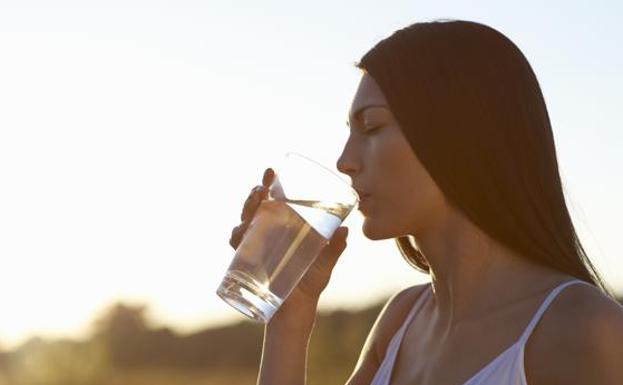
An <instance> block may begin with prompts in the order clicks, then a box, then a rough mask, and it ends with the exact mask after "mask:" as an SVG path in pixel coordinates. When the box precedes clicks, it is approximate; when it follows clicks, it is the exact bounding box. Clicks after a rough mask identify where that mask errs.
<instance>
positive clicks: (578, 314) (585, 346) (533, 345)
mask: <svg viewBox="0 0 623 385" xmlns="http://www.w3.org/2000/svg"><path fill="white" fill-rule="evenodd" d="M622 360H623V306H621V305H620V304H619V303H617V302H616V301H615V300H613V299H611V298H610V297H609V296H608V295H606V294H605V293H603V292H602V291H601V290H600V289H599V288H597V287H594V286H590V285H584V284H576V285H571V286H568V287H566V288H565V289H564V290H563V291H562V292H560V293H559V294H558V296H557V297H556V298H555V300H554V301H553V302H552V303H551V305H550V306H549V308H548V309H547V311H546V312H545V313H544V315H543V317H542V319H541V321H540V322H539V324H538V325H537V327H536V328H535V329H534V331H533V333H532V336H531V337H530V339H529V340H528V343H527V345H526V349H525V356H524V362H525V368H526V377H527V382H528V384H530V385H554V384H565V385H575V384H594V385H602V384H603V385H605V384H623V365H621V362H622Z"/></svg>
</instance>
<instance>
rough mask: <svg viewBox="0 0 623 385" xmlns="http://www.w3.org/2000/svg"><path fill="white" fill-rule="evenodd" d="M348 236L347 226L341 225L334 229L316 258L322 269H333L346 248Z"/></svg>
mask: <svg viewBox="0 0 623 385" xmlns="http://www.w3.org/2000/svg"><path fill="white" fill-rule="evenodd" d="M347 237H348V227H345V226H342V227H339V228H338V229H337V230H335V233H333V237H331V240H330V242H329V243H328V244H327V245H326V246H325V247H324V248H323V249H322V252H321V254H320V256H319V258H318V261H317V262H318V263H319V264H320V266H321V267H322V268H324V269H329V270H333V267H334V266H335V264H336V263H337V260H338V259H339V257H340V255H342V252H344V249H346V238H347Z"/></svg>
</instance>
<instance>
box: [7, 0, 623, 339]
mask: <svg viewBox="0 0 623 385" xmlns="http://www.w3.org/2000/svg"><path fill="white" fill-rule="evenodd" d="M621 14H623V6H622V5H621V3H620V2H617V1H614V0H612V1H609V2H606V1H593V2H590V3H589V2H585V1H582V2H581V1H548V2H542V1H536V0H532V1H514V2H504V4H502V2H498V1H482V0H481V1H469V2H468V1H444V2H439V1H391V0H388V1H384V2H378V1H341V2H333V1H316V2H313V3H296V4H295V3H293V2H289V1H264V2H256V1H230V2H225V1H219V2H215V1H210V0H208V1H185V0H182V1H136V0H131V1H110V0H108V1H54V2H51V1H32V0H20V1H12V0H3V1H2V2H0V261H1V263H2V269H1V270H0V307H1V308H2V314H1V316H0V348H12V347H15V346H17V345H18V344H20V343H22V342H24V341H25V340H27V339H28V338H30V337H32V336H33V335H38V336H43V337H50V338H57V337H72V338H73V337H76V338H78V337H80V336H86V335H88V333H89V331H90V326H91V324H92V322H93V320H94V319H95V318H96V317H97V316H98V315H99V314H101V312H102V311H103V310H104V309H105V308H106V307H107V306H109V305H110V304H112V303H114V302H116V301H124V302H125V303H128V304H146V305H148V308H149V312H148V316H149V320H150V322H152V324H153V325H154V326H158V325H169V326H172V327H173V328H174V329H176V330H178V331H180V332H192V331H194V330H197V329H199V328H203V327H208V326H217V325H223V324H226V323H228V322H238V321H241V320H243V319H244V317H243V316H242V315H241V314H239V313H238V312H237V311H236V310H234V309H232V308H231V307H230V306H229V305H227V304H225V303H224V302H223V301H222V300H221V299H220V298H218V297H217V296H216V294H215V291H216V288H217V287H218V285H219V284H220V280H221V278H222V276H223V274H224V273H225V271H226V269H227V267H228V266H229V263H230V262H231V258H232V257H233V254H234V251H233V250H232V249H231V247H230V246H229V244H228V240H229V236H230V232H231V229H232V228H233V227H234V226H236V225H237V224H238V223H239V215H240V210H241V207H242V203H243V202H244V200H245V198H246V196H247V194H248V193H249V191H250V190H251V188H252V187H253V186H255V185H256V184H259V183H260V182H261V177H262V173H263V170H264V169H265V168H266V167H274V165H276V164H277V163H278V161H279V160H280V159H281V157H282V156H283V154H284V153H285V152H287V151H296V152H300V153H303V154H306V155H308V156H310V157H312V158H314V159H316V160H318V161H319V162H321V163H324V164H326V165H327V166H330V167H332V168H335V162H336V160H337V158H338V156H339V154H340V153H341V150H342V147H343V145H344V143H345V142H346V139H347V137H348V128H347V127H346V125H345V121H346V118H347V115H348V109H349V107H350V103H351V101H352V98H353V95H354V92H355V90H356V87H357V84H358V81H359V79H360V73H359V71H358V70H356V69H355V67H354V65H353V64H354V62H356V61H357V60H359V59H360V58H361V56H362V55H363V54H364V53H365V52H366V51H367V50H368V49H369V48H371V47H372V46H373V45H374V44H375V43H376V42H378V41H380V40H381V39H383V38H384V37H387V36H389V35H390V34H391V33H392V32H393V31H394V30H396V29H398V28H402V27H404V26H406V25H408V24H411V23H413V22H416V21H428V20H434V19H440V18H442V19H466V20H472V21H477V22H481V23H485V24H488V25H490V26H492V27H494V28H496V29H498V30H499V31H501V32H503V33H504V34H505V35H507V36H508V37H509V38H510V39H511V40H513V41H514V42H515V43H516V44H517V45H518V46H519V48H520V49H521V50H522V52H523V53H524V54H525V56H526V57H527V58H528V61H529V62H530V63H531V65H532V67H533V69H534V71H535V73H536V74H537V77H538V80H539V82H540V84H541V87H542V90H543V93H544V96H545V100H546V103H547V107H548V111H549V114H550V118H551V121H552V127H553V132H554V137H555V142H556V148H557V156H558V161H559V167H560V172H561V176H562V179H563V184H564V190H565V198H566V200H567V204H568V206H569V209H570V213H571V216H572V218H573V221H574V224H575V226H576V229H577V231H578V233H579V236H580V239H581V241H582V242H583V243H584V246H585V249H586V251H587V253H588V254H589V256H590V258H591V260H592V261H593V263H594V264H595V265H596V267H597V268H598V270H599V271H600V272H601V273H602V274H603V276H604V277H605V278H606V280H607V281H608V283H609V284H610V285H611V286H612V287H613V288H614V289H615V290H617V291H618V292H619V293H623V255H622V254H621V248H620V246H619V236H620V233H621V230H623V227H622V226H621V224H620V218H622V217H623V203H622V202H621V199H620V197H621V196H623V178H622V177H621V169H622V168H623V152H621V151H620V149H621V147H623V134H622V130H621V129H622V128H623V118H622V116H621V114H620V96H619V91H620V90H621V89H623V75H622V74H621V70H620V68H623V52H622V51H623V50H622V49H621V44H620V36H623V26H622V25H621V23H619V20H618V19H619V16H620V15H621ZM361 224H362V217H361V214H360V213H359V212H356V211H354V212H353V213H352V214H351V215H350V216H349V217H348V218H347V219H346V221H345V223H344V225H346V226H348V227H349V228H350V230H351V231H350V235H349V239H348V248H347V249H346V251H345V252H344V253H343V254H342V256H341V257H340V261H339V263H338V265H337V266H336V268H335V270H334V271H333V274H332V278H331V283H330V285H329V286H328V287H327V289H326V290H325V292H324V293H323V294H322V296H321V299H320V309H321V310H323V309H324V310H330V309H335V308H346V309H357V308H362V307H365V306H368V305H370V304H371V303H374V302H376V301H378V300H380V299H382V298H384V297H386V296H388V295H390V294H393V293H394V292H396V291H398V290H400V289H401V288H404V287H406V286H410V285H413V284H418V283H423V282H427V281H428V276H426V275H423V274H421V273H418V272H416V271H414V270H413V269H411V268H410V267H409V266H408V265H407V263H406V262H405V261H404V260H403V259H402V257H401V256H400V254H399V252H398V250H397V248H396V246H395V244H394V242H393V241H392V240H384V241H370V240H367V239H366V238H365V237H364V236H363V234H362V233H361V230H360V229H361Z"/></svg>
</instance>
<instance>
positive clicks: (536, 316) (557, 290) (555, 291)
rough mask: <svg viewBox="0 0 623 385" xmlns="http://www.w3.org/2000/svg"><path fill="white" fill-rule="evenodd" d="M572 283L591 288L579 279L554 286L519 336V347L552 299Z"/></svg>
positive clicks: (524, 341) (587, 283)
mask: <svg viewBox="0 0 623 385" xmlns="http://www.w3.org/2000/svg"><path fill="white" fill-rule="evenodd" d="M574 283H583V284H586V285H591V286H593V285H592V284H591V283H589V282H586V281H582V280H579V279H574V280H571V281H567V282H563V283H561V284H560V285H558V286H556V287H555V288H554V289H552V290H551V291H550V293H549V295H548V296H547V297H546V298H545V300H544V301H543V303H542V304H541V306H540V307H539V309H538V310H537V311H536V313H535V314H534V316H533V317H532V319H531V320H530V323H529V324H528V326H527V327H526V329H525V330H524V332H523V334H522V335H521V337H520V338H519V341H518V342H519V345H524V344H525V343H526V341H527V340H528V338H529V337H530V334H532V331H533V330H534V328H535V327H536V324H537V323H538V322H539V320H540V319H541V317H542V316H543V313H545V310H547V308H548V307H549V305H550V303H552V301H553V300H554V298H556V296H557V295H558V294H559V293H560V292H561V291H562V290H563V289H564V288H566V287H567V286H569V285H572V284H574Z"/></svg>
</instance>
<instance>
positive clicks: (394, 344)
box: [385, 286, 432, 367]
mask: <svg viewBox="0 0 623 385" xmlns="http://www.w3.org/2000/svg"><path fill="white" fill-rule="evenodd" d="M431 292H432V290H431V287H430V286H428V287H426V288H425V289H424V290H422V292H421V293H420V294H419V295H418V298H417V300H415V303H414V304H413V306H412V307H411V310H410V311H409V314H407V317H406V318H405V320H404V321H403V322H402V325H401V326H400V329H398V330H397V331H396V333H394V336H393V337H392V339H391V341H390V342H389V345H388V346H387V350H386V352H385V360H386V361H389V362H391V365H390V367H391V366H393V362H394V360H395V359H396V355H397V354H398V348H399V347H400V344H401V342H402V339H403V337H404V335H405V332H406V330H407V327H408V326H409V324H410V323H411V320H412V319H413V317H415V315H416V314H417V312H418V311H419V310H420V308H421V307H422V304H423V303H424V300H425V299H426V297H428V295H429V294H430V293H431Z"/></svg>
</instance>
